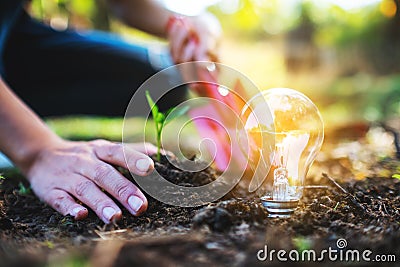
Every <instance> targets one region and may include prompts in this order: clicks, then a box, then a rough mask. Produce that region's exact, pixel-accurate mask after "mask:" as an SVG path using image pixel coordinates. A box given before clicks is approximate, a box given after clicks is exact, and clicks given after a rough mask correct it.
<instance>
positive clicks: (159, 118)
mask: <svg viewBox="0 0 400 267" xmlns="http://www.w3.org/2000/svg"><path fill="white" fill-rule="evenodd" d="M154 119H155V120H156V122H158V123H161V124H162V123H164V120H165V116H164V114H162V113H161V112H159V113H158V114H157V116H156V117H155V118H154Z"/></svg>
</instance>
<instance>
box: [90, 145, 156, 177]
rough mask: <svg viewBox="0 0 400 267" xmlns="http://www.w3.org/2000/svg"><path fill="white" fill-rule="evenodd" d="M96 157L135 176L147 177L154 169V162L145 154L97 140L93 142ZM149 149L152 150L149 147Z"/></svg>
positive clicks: (127, 147)
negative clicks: (127, 170)
mask: <svg viewBox="0 0 400 267" xmlns="http://www.w3.org/2000/svg"><path fill="white" fill-rule="evenodd" d="M94 144H95V148H94V151H95V153H96V156H97V157H98V158H99V159H101V160H103V161H105V162H108V163H111V164H114V165H117V166H120V167H123V168H126V169H129V170H130V171H132V172H133V173H135V174H137V175H141V176H144V175H148V174H149V173H150V172H151V171H153V169H154V162H153V161H152V160H151V159H150V158H149V157H148V156H147V155H145V154H143V153H141V152H138V151H136V150H134V149H132V148H131V147H129V146H123V145H122V144H115V143H111V142H107V141H102V140H98V141H95V142H94ZM149 149H152V148H151V146H149Z"/></svg>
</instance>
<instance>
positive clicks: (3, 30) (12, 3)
mask: <svg viewBox="0 0 400 267" xmlns="http://www.w3.org/2000/svg"><path fill="white" fill-rule="evenodd" d="M22 3H23V1H22V0H0V75H4V66H3V56H4V55H3V52H4V47H5V44H6V41H7V37H8V35H9V33H10V31H11V29H12V26H13V24H14V22H15V20H16V19H17V17H18V16H19V15H20V14H21V11H22Z"/></svg>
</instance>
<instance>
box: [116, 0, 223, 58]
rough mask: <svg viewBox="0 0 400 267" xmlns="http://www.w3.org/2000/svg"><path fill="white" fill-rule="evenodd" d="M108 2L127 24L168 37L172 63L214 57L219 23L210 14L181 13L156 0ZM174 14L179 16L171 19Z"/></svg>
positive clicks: (118, 0) (218, 34) (218, 35)
mask: <svg viewBox="0 0 400 267" xmlns="http://www.w3.org/2000/svg"><path fill="white" fill-rule="evenodd" d="M109 3H110V6H111V10H112V11H113V12H114V14H115V15H116V16H117V17H118V18H120V19H121V20H122V21H123V22H124V23H126V24H127V25H129V26H131V27H134V28H137V29H139V30H142V31H145V32H147V33H150V34H153V35H156V36H159V37H163V38H166V39H168V41H169V43H170V49H171V56H172V59H173V60H174V62H175V63H182V62H187V61H192V60H210V61H218V51H217V46H218V42H219V39H220V35H221V27H220V25H219V22H218V20H217V19H216V18H215V17H214V16H212V15H211V14H209V13H204V14H201V15H199V16H193V17H189V16H183V15H181V14H176V13H173V12H171V11H169V10H167V9H166V8H165V7H164V6H163V5H162V4H161V3H160V2H159V1H156V0H109ZM174 17H175V18H176V17H179V20H173V18H174ZM171 19H172V20H171ZM171 22H172V23H171ZM168 25H169V27H168Z"/></svg>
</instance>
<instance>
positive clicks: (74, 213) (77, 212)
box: [70, 207, 85, 217]
mask: <svg viewBox="0 0 400 267" xmlns="http://www.w3.org/2000/svg"><path fill="white" fill-rule="evenodd" d="M84 210H85V208H82V207H76V208H74V209H73V210H72V211H71V213H70V214H71V216H73V217H76V216H77V215H78V214H79V212H81V211H84Z"/></svg>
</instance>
